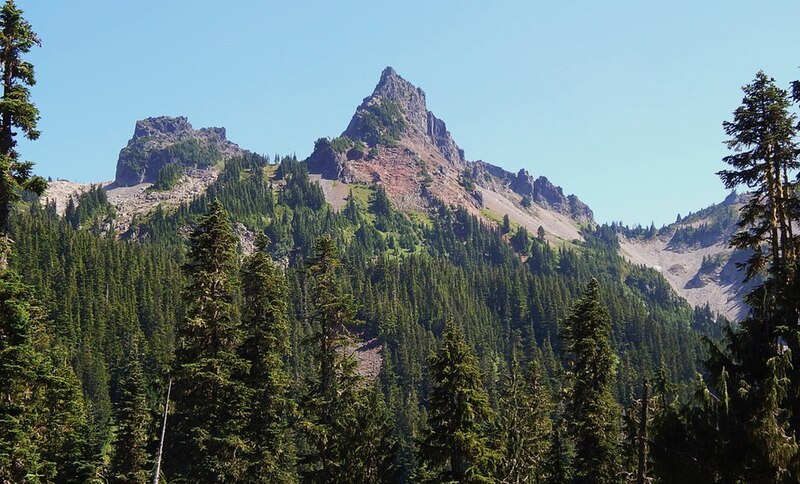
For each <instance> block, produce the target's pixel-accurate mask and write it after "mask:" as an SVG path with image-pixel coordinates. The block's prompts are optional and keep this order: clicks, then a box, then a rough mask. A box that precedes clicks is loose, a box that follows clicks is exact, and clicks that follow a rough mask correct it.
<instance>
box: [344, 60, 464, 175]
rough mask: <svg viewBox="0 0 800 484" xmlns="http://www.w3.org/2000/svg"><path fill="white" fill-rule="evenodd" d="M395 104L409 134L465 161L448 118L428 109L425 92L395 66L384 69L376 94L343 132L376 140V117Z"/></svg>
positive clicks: (371, 143) (447, 155) (446, 155)
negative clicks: (447, 124) (400, 73)
mask: <svg viewBox="0 0 800 484" xmlns="http://www.w3.org/2000/svg"><path fill="white" fill-rule="evenodd" d="M392 105H394V106H396V107H397V108H399V110H400V112H401V113H402V114H403V115H404V117H405V123H402V124H404V125H405V126H403V131H405V132H406V134H407V135H409V136H412V137H416V136H418V137H423V138H426V139H427V141H429V142H431V143H432V144H433V145H434V146H436V148H437V149H438V150H439V152H440V153H441V154H442V155H443V156H444V157H445V158H446V159H447V160H448V161H452V162H455V161H464V150H462V149H461V148H459V147H458V145H457V144H456V143H455V141H453V138H452V137H451V136H450V132H449V131H447V126H446V125H445V123H444V121H442V120H441V119H439V118H437V117H436V116H434V115H433V113H432V112H430V111H428V107H427V104H426V102H425V92H424V91H423V90H422V89H420V88H418V87H415V86H414V85H413V84H411V83H410V82H408V81H406V80H405V79H403V78H402V77H400V76H399V75H398V74H397V72H395V70H394V69H392V68H391V67H387V68H386V69H384V70H383V73H381V79H380V81H379V82H378V85H377V86H375V90H374V91H373V92H372V95H371V96H369V97H367V98H365V99H364V101H363V102H362V103H361V105H360V106H359V107H358V109H357V110H356V114H355V115H354V116H353V119H351V120H350V124H349V125H348V126H347V129H346V130H345V131H344V133H343V136H347V137H348V138H350V139H353V140H356V139H358V140H362V141H364V142H366V143H368V144H370V145H373V144H375V143H376V142H377V141H378V134H377V133H376V130H375V129H374V122H373V121H374V118H375V117H376V114H377V116H380V114H381V113H383V112H391V110H392V107H394V106H392ZM381 108H383V109H381ZM379 121H380V119H379Z"/></svg>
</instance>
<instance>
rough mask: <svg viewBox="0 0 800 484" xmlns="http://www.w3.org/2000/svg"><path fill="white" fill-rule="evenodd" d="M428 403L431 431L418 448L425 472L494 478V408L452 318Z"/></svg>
mask: <svg viewBox="0 0 800 484" xmlns="http://www.w3.org/2000/svg"><path fill="white" fill-rule="evenodd" d="M428 407H429V410H428V412H429V414H428V415H429V417H428V423H429V425H430V432H429V434H428V436H427V437H426V438H425V440H424V441H423V442H422V445H421V446H420V450H419V460H420V462H421V463H422V464H423V466H424V470H423V472H424V473H425V474H429V475H430V477H431V478H432V479H433V480H434V481H436V482H450V481H455V482H491V480H492V479H491V474H492V470H493V467H494V463H495V461H496V459H497V452H496V450H494V449H493V448H492V446H491V444H490V441H489V425H490V424H491V423H492V420H493V419H494V412H493V411H492V409H491V407H490V406H489V396H488V395H487V393H486V390H485V389H484V387H483V382H482V378H481V374H480V369H479V366H478V360H477V358H475V355H474V354H473V353H472V351H471V350H470V348H469V346H468V345H467V342H466V341H465V339H464V333H463V332H462V330H461V329H460V328H459V327H458V326H456V325H455V324H452V323H448V324H447V327H446V328H445V332H444V335H443V340H442V344H441V347H440V348H439V351H438V353H437V354H436V355H435V356H434V357H433V358H432V360H431V391H430V395H429V397H428Z"/></svg>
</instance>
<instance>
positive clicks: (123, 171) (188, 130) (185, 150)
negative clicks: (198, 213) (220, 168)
mask: <svg viewBox="0 0 800 484" xmlns="http://www.w3.org/2000/svg"><path fill="white" fill-rule="evenodd" d="M243 152H244V151H243V150H242V149H241V148H239V146H237V145H236V144H234V143H231V142H230V141H228V140H227V138H226V137H225V128H201V129H194V128H192V125H191V124H190V123H189V120H188V119H187V118H186V117H183V116H178V117H169V116H159V117H154V118H147V119H143V120H140V121H137V122H136V128H135V129H134V132H133V137H132V138H131V139H130V141H128V144H127V146H125V147H124V148H123V149H122V150H121V151H120V153H119V159H118V161H117V174H116V177H115V180H114V184H115V185H116V186H134V185H138V184H140V183H145V182H147V183H155V182H156V180H157V178H158V175H159V173H161V171H162V170H163V169H164V167H166V166H168V165H173V164H179V165H180V167H181V168H184V167H188V168H205V167H209V166H213V165H214V164H216V163H218V162H220V161H223V160H227V159H229V158H231V157H233V156H236V155H240V154H242V153H243Z"/></svg>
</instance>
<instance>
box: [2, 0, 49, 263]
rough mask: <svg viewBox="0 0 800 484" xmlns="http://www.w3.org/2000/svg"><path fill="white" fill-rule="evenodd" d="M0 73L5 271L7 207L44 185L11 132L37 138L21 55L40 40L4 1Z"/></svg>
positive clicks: (29, 71) (28, 68) (28, 69)
mask: <svg viewBox="0 0 800 484" xmlns="http://www.w3.org/2000/svg"><path fill="white" fill-rule="evenodd" d="M0 32H2V35H0V69H2V75H3V98H2V100H0V237H2V240H0V243H2V245H3V246H2V247H0V268H5V267H6V264H7V262H6V259H7V252H8V250H9V247H8V243H9V242H8V240H7V235H6V232H7V230H8V215H9V210H10V206H9V205H10V204H11V203H12V202H14V201H15V200H17V199H18V198H19V192H20V191H22V190H29V191H32V192H35V193H37V194H41V193H42V192H44V190H45V188H46V187H47V182H46V181H45V180H44V178H42V177H40V176H33V175H32V174H31V170H32V169H33V163H31V162H29V161H24V162H22V161H19V154H18V153H17V151H16V149H15V147H16V145H17V142H16V140H15V139H14V136H15V135H16V134H17V133H16V132H15V131H14V130H15V129H20V130H21V131H22V133H23V135H24V136H25V137H26V138H28V139H31V140H35V139H37V138H38V137H39V131H37V129H36V123H37V121H38V120H39V110H38V109H37V108H36V106H34V105H33V103H32V102H31V100H30V91H29V89H28V86H33V85H34V84H36V79H35V78H34V75H33V64H31V63H30V62H26V61H24V60H23V59H22V55H23V54H27V53H28V52H30V50H31V49H32V48H33V47H34V46H36V45H39V44H40V42H39V38H38V37H37V36H36V34H35V33H34V32H33V29H32V28H31V26H30V24H29V23H28V22H27V21H26V20H25V19H24V18H23V17H22V11H21V10H20V9H19V8H17V6H16V5H15V4H14V1H13V0H6V2H5V4H4V5H3V7H2V9H0Z"/></svg>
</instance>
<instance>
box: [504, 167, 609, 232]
mask: <svg viewBox="0 0 800 484" xmlns="http://www.w3.org/2000/svg"><path fill="white" fill-rule="evenodd" d="M511 189H512V190H514V191H515V192H516V193H518V194H520V195H522V196H525V197H529V198H530V199H531V201H533V202H534V203H536V204H537V205H539V206H542V207H544V208H547V209H550V210H553V211H555V212H558V213H563V214H565V215H569V216H570V217H572V218H574V219H576V220H585V221H591V220H593V219H594V214H593V213H592V210H591V209H590V208H589V206H588V205H586V204H585V203H583V202H582V201H580V200H579V199H578V197H576V196H575V195H569V196H565V195H564V191H563V190H562V189H561V187H559V186H556V185H553V184H552V183H550V180H548V179H547V178H546V177H543V176H540V177H539V178H536V179H534V178H533V177H532V176H531V175H530V174H529V173H528V171H527V170H525V169H522V170H520V171H519V173H517V176H516V177H514V178H513V179H512V180H511Z"/></svg>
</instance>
